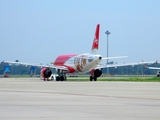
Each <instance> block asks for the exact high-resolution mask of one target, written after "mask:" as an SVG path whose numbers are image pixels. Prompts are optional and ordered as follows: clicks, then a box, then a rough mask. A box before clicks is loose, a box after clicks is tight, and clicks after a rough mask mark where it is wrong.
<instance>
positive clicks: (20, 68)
mask: <svg viewBox="0 0 160 120" xmlns="http://www.w3.org/2000/svg"><path fill="white" fill-rule="evenodd" d="M111 64H112V63H111ZM7 65H8V64H4V63H1V64H0V75H3V74H4V71H5V67H6V66H7ZM8 66H9V68H10V74H11V75H30V72H31V66H24V65H8ZM147 66H148V67H149V66H152V67H160V64H157V63H154V64H150V65H147ZM41 69H42V68H40V67H36V68H35V71H34V73H35V75H39V74H40V71H41ZM52 72H53V73H56V70H55V69H52ZM102 72H103V74H106V73H107V70H106V68H104V69H103V70H102ZM156 73H157V70H151V69H148V68H146V67H144V65H135V66H134V67H132V66H121V67H117V68H114V67H111V68H109V74H111V75H142V74H145V75H155V74H156Z"/></svg>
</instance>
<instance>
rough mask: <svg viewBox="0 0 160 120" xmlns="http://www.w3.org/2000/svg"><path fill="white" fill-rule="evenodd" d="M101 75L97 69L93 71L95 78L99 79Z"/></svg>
mask: <svg viewBox="0 0 160 120" xmlns="http://www.w3.org/2000/svg"><path fill="white" fill-rule="evenodd" d="M101 75H102V70H99V69H96V70H94V76H95V77H100V76H101Z"/></svg>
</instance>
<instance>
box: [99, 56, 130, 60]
mask: <svg viewBox="0 0 160 120" xmlns="http://www.w3.org/2000/svg"><path fill="white" fill-rule="evenodd" d="M126 57H128V56H117V57H106V58H102V60H109V59H117V58H126Z"/></svg>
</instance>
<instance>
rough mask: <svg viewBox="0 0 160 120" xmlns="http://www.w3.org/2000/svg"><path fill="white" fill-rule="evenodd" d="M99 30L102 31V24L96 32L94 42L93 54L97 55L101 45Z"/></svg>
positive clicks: (98, 25)
mask: <svg viewBox="0 0 160 120" xmlns="http://www.w3.org/2000/svg"><path fill="white" fill-rule="evenodd" d="M99 29H100V24H97V27H96V31H95V37H94V40H93V44H92V50H91V51H92V53H96V51H97V50H98V45H99Z"/></svg>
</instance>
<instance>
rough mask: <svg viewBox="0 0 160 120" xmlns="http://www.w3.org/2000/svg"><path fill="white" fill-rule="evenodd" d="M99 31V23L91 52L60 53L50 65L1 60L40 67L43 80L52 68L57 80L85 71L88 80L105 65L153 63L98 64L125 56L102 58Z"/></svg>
mask: <svg viewBox="0 0 160 120" xmlns="http://www.w3.org/2000/svg"><path fill="white" fill-rule="evenodd" d="M99 32H100V24H97V26H96V31H95V36H94V40H93V43H92V48H91V52H89V53H82V54H65V55H60V56H58V57H57V58H56V60H55V61H54V62H51V65H40V64H29V63H21V62H12V61H3V62H4V63H9V64H21V65H30V66H38V67H42V69H41V72H40V75H41V77H42V78H44V80H46V79H48V78H49V77H50V76H51V75H52V71H51V69H52V68H54V69H56V70H57V74H58V75H57V76H56V80H57V81H63V80H66V79H67V78H66V74H67V73H70V74H72V73H79V74H84V73H87V72H90V81H93V80H94V81H97V78H98V77H100V76H101V75H102V69H103V68H106V67H118V66H128V65H131V66H134V65H139V64H147V63H154V61H150V62H135V63H125V64H106V65H100V62H101V61H102V60H106V59H117V58H125V57H127V56H118V57H107V58H103V57H102V56H101V55H100V54H98V53H97V52H98V48H99Z"/></svg>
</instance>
